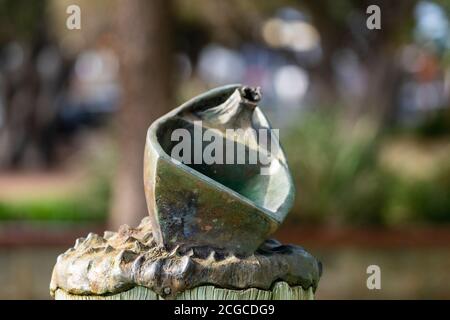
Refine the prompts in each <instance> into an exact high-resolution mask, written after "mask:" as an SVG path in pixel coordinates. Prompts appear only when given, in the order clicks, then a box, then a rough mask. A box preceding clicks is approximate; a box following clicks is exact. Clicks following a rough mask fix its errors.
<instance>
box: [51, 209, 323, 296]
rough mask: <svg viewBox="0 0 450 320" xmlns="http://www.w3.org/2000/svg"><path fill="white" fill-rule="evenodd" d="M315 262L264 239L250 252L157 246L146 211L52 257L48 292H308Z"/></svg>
mask: <svg viewBox="0 0 450 320" xmlns="http://www.w3.org/2000/svg"><path fill="white" fill-rule="evenodd" d="M320 274H321V266H320V263H319V262H318V261H317V260H316V259H315V258H314V257H313V256H311V255H310V254H309V253H307V252H306V251H305V250H303V249H302V248H301V247H298V246H293V245H282V244H280V243H279V242H277V241H275V240H267V241H266V242H265V243H264V244H263V245H261V247H260V248H259V249H258V250H257V251H256V252H255V253H254V254H252V255H246V256H239V255H236V254H234V253H233V252H229V251H227V250H221V249H214V248H210V247H183V246H177V247H176V248H175V249H173V250H171V251H166V250H165V249H164V248H161V247H159V246H157V245H156V243H155V241H154V239H153V234H152V230H151V226H150V221H149V218H144V219H143V220H142V222H141V224H140V225H139V226H138V227H137V228H130V227H128V226H122V227H121V228H120V230H119V231H118V232H105V234H104V236H103V237H101V236H99V235H96V234H92V233H91V234H89V235H88V236H87V237H86V238H80V239H77V241H76V243H75V246H74V247H73V248H70V249H69V250H67V251H66V252H65V253H63V254H61V255H60V256H59V257H58V260H57V263H56V265H55V267H54V270H53V275H52V281H51V284H50V291H51V294H52V296H53V297H54V298H55V299H78V300H92V299H113V300H124V299H125V300H135V299H145V300H156V299H180V300H182V299H189V300H202V299H220V300H222V299H223V300H235V299H248V300H285V299H289V300H304V299H313V297H314V291H315V290H316V288H317V285H318V281H319V277H320Z"/></svg>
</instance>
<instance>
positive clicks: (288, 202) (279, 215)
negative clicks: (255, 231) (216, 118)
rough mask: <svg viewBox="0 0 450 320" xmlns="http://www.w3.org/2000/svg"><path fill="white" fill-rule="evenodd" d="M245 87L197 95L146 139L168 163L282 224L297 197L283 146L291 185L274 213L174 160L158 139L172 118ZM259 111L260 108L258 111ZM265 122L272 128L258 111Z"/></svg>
mask: <svg viewBox="0 0 450 320" xmlns="http://www.w3.org/2000/svg"><path fill="white" fill-rule="evenodd" d="M243 87H244V86H243V85H241V84H230V85H225V86H222V87H218V88H214V89H211V90H209V91H207V92H205V93H202V94H200V95H197V96H195V97H193V98H192V99H190V100H188V101H186V102H185V103H183V104H182V105H180V106H179V107H176V108H175V109H173V110H171V111H170V112H168V113H167V114H165V115H163V116H162V117H160V118H158V119H157V120H156V121H154V122H153V123H152V124H151V125H150V127H149V128H148V130H147V137H146V143H147V145H148V146H151V147H152V148H153V149H155V151H156V152H157V154H158V156H159V157H161V158H163V159H164V160H166V161H170V162H172V163H175V164H176V165H177V166H178V167H179V168H180V169H182V170H184V171H186V172H188V173H189V174H193V175H195V176H196V177H198V178H199V179H201V180H203V181H204V182H206V183H208V184H209V185H212V186H214V187H215V188H217V189H220V190H223V191H226V192H227V193H228V194H230V195H232V196H233V197H235V198H237V199H239V201H242V202H245V203H246V204H247V205H249V206H251V207H253V208H255V209H257V210H259V211H262V212H264V213H265V215H266V217H267V218H269V219H271V220H272V221H273V222H275V223H276V224H278V225H279V224H281V223H282V222H283V221H284V218H285V217H286V215H287V214H288V212H289V210H290V209H291V208H292V205H293V203H294V196H295V186H294V183H293V179H292V176H291V174H290V171H289V166H288V164H287V160H286V157H285V153H284V150H283V148H282V146H281V145H279V148H280V151H281V154H282V158H279V159H277V160H278V161H280V162H281V163H282V165H284V166H285V171H286V177H287V179H288V182H289V185H290V191H289V192H288V193H287V196H286V198H285V199H284V202H283V204H282V205H281V206H280V207H279V208H278V209H277V210H276V211H272V210H269V209H268V208H264V207H263V206H261V205H258V204H257V203H255V202H253V201H252V200H251V199H249V198H248V197H246V196H244V195H242V194H241V193H239V192H237V191H235V190H233V189H231V188H230V187H228V186H226V185H224V184H222V183H220V182H218V181H216V180H214V179H212V178H210V177H208V176H207V175H205V174H203V173H201V172H199V171H197V170H195V169H193V168H191V167H189V166H188V165H186V164H184V163H182V162H180V161H178V160H176V159H174V158H172V157H171V156H170V155H169V154H167V153H166V152H165V150H164V149H163V148H162V146H161V145H160V143H159V141H158V137H157V132H158V129H159V128H160V127H161V126H162V125H163V124H164V123H165V122H166V121H168V120H170V118H172V117H174V116H176V115H178V114H179V113H180V112H181V111H185V110H188V109H189V108H191V107H192V106H194V105H195V104H197V103H199V102H200V101H202V100H206V99H209V98H212V97H213V96H214V95H217V94H225V93H226V92H227V91H229V92H230V95H231V94H232V93H233V92H234V90H236V89H240V88H243ZM256 110H258V108H257V109H256ZM258 111H259V112H260V113H261V114H262V116H263V118H264V120H265V121H267V124H268V126H269V127H270V122H269V120H268V119H267V117H266V116H265V115H264V113H263V112H262V111H261V110H258Z"/></svg>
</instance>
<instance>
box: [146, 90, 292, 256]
mask: <svg viewBox="0 0 450 320" xmlns="http://www.w3.org/2000/svg"><path fill="white" fill-rule="evenodd" d="M260 98H261V93H260V92H259V90H258V89H257V88H247V87H241V86H239V85H230V86H226V87H221V88H218V89H215V90H211V91H209V92H207V93H205V94H203V95H200V96H198V97H196V98H194V99H192V100H190V101H188V102H187V103H185V104H183V105H182V106H180V107H178V108H176V109H175V110H173V111H172V112H170V113H169V114H167V115H165V116H163V117H162V118H160V119H158V120H157V121H155V122H154V123H153V124H152V125H151V126H150V128H149V130H148V134H147V147H146V151H145V156H144V159H145V161H144V163H145V169H144V183H145V191H146V196H147V203H148V206H149V211H150V217H151V221H152V225H153V230H154V232H155V238H156V240H157V242H158V243H159V244H161V245H164V246H165V247H166V248H169V249H170V248H171V247H173V246H175V245H181V246H186V245H192V246H198V245H205V246H211V247H214V248H218V249H230V250H232V251H235V252H237V253H243V254H248V253H253V252H254V251H255V250H256V249H257V248H258V246H259V245H261V244H262V242H263V241H264V240H265V239H267V238H268V236H269V235H270V234H271V233H273V232H274V231H275V230H276V229H277V227H278V226H279V225H280V223H281V222H282V221H283V220H284V218H285V216H286V214H287V213H288V211H289V209H290V208H291V206H292V203H293V199H294V194H295V191H294V185H293V182H292V178H291V175H290V172H289V169H288V165H287V162H286V158H285V156H284V154H283V151H282V150H281V147H280V146H279V145H278V139H276V138H277V137H270V138H271V139H269V135H274V134H275V133H274V132H273V131H272V130H271V129H272V128H271V127H270V125H269V122H268V121H267V119H266V117H265V116H264V114H263V113H262V111H261V110H260V108H259V107H258V106H257V103H258V102H259V99H260ZM180 129H182V130H185V131H184V132H186V133H187V135H186V136H187V137H188V138H187V139H189V140H188V141H177V140H176V139H173V138H174V132H176V131H177V130H180ZM238 130H240V131H239V132H238V133H237V134H236V132H237V131H238ZM208 131H209V132H211V134H210V135H211V136H214V139H217V140H219V139H220V140H221V141H220V142H219V141H217V140H215V141H214V142H215V143H217V145H218V147H219V148H221V150H220V151H222V154H221V155H220V157H216V159H218V160H219V159H220V160H221V161H220V160H219V161H217V162H219V163H210V164H205V161H202V160H205V159H202V158H203V157H199V156H203V155H204V151H205V148H207V147H208V145H210V144H211V143H213V142H210V141H203V140H204V139H203V137H204V136H205V135H207V133H206V132H208ZM179 132H180V133H182V131H179ZM197 132H198V133H197ZM227 132H228V133H230V134H228V135H227V134H226V133H227ZM260 133H261V135H263V134H266V141H267V145H268V144H269V143H268V142H269V141H270V142H272V145H270V148H269V147H268V146H267V147H264V148H263V147H261V146H260V145H259V144H258V135H259V134H260ZM185 138H186V137H185ZM174 140H175V141H174ZM180 140H181V139H180ZM211 140H212V139H211ZM180 143H187V145H186V148H185V149H184V150H183V151H185V152H186V149H190V151H191V152H190V155H189V156H188V157H186V156H185V155H184V156H183V157H178V159H175V158H174V156H179V154H178V153H177V152H175V154H174V152H173V150H174V148H176V146H177V144H180ZM275 144H276V145H275ZM267 149H270V150H267ZM271 150H274V151H275V152H276V154H273V153H271V152H270V151H271ZM239 152H240V153H241V155H242V158H243V159H242V160H241V161H238V156H239ZM252 152H253V156H256V155H258V154H260V153H262V152H264V153H265V156H267V158H268V159H269V161H267V163H264V164H263V163H262V162H261V161H253V163H249V162H250V161H249V160H250V157H251V156H252ZM230 153H232V155H231V156H230ZM172 155H173V156H172ZM196 156H197V158H198V161H195V160H196V159H195V157H196ZM227 157H228V160H229V161H228V163H226V162H227V161H225V160H226V158H227ZM254 159H256V157H254ZM239 162H240V163H239ZM264 173H266V174H264Z"/></svg>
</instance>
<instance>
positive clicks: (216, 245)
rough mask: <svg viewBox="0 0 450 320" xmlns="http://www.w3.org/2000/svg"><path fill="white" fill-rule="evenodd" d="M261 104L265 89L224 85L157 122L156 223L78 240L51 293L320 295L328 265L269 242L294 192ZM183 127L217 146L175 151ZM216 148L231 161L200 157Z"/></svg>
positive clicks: (149, 191) (150, 140) (149, 172)
mask: <svg viewBox="0 0 450 320" xmlns="http://www.w3.org/2000/svg"><path fill="white" fill-rule="evenodd" d="M260 98H261V93H260V91H259V89H257V88H248V87H243V86H240V85H230V86H225V87H221V88H218V89H214V90H211V91H209V92H207V93H205V94H203V95H200V96H198V97H196V98H194V99H192V100H190V101H189V102H187V103H185V104H183V105H182V106H180V107H179V108H177V109H174V110H173V111H172V112H170V113H168V114H167V115H165V116H164V117H162V118H160V119H158V120H157V121H155V122H154V123H153V124H152V125H151V126H150V128H149V130H148V135H147V143H146V151H145V156H144V163H145V169H144V184H145V193H146V198H147V203H148V207H149V213H150V216H149V217H147V218H145V219H144V220H142V222H141V224H140V225H139V226H138V227H137V228H131V227H128V226H122V227H121V228H120V230H119V231H118V232H106V233H105V235H104V236H103V237H101V236H98V235H95V234H89V235H88V237H87V238H85V239H84V238H82V239H78V240H77V242H76V244H75V247H74V248H71V249H69V250H68V251H67V252H65V253H64V254H62V255H60V256H59V257H58V261H57V264H56V266H55V268H54V271H53V275H52V282H51V285H50V289H51V293H52V295H53V296H55V297H56V298H58V299H77V298H83V299H86V298H93V299H101V298H112V299H114V298H115V299H122V298H125V299H137V298H138V299H161V298H164V299H167V298H169V299H190V298H191V299H192V298H193V299H202V298H203V299H204V298H207V299H239V298H246V299H305V298H312V297H313V292H314V291H315V289H316V288H317V285H318V281H319V278H320V275H321V265H320V263H319V262H318V261H317V260H316V259H315V258H314V257H313V256H311V255H310V254H309V253H307V252H306V251H305V250H303V249H302V248H301V247H298V246H294V245H282V244H281V243H279V242H277V241H275V240H267V239H268V236H270V234H271V233H273V232H274V231H275V230H276V229H277V228H278V226H279V225H280V224H281V222H282V221H283V220H284V218H285V216H286V214H287V213H288V211H289V209H290V207H291V205H292V202H293V197H294V186H293V183H292V179H291V176H290V172H289V169H288V166H287V162H286V159H285V156H284V154H283V151H282V150H281V147H280V146H279V144H278V140H277V139H273V138H274V136H273V134H272V132H271V131H270V130H271V127H270V125H269V122H268V121H267V119H266V117H265V116H264V114H263V113H262V111H261V110H260V109H259V108H258V106H257V103H258V102H259V100H260ZM177 130H183V131H182V132H181V133H183V134H186V136H190V137H191V138H192V135H194V140H195V134H196V132H197V133H200V134H201V135H202V136H203V135H204V134H205V133H206V132H205V131H207V130H210V132H208V133H206V134H208V135H209V138H208V139H207V140H209V142H210V143H205V141H204V140H201V141H200V142H198V141H193V140H192V139H189V140H188V141H187V142H186V141H184V143H185V144H184V146H185V147H186V148H187V149H189V148H193V150H194V152H188V150H187V149H185V150H183V152H181V153H180V152H179V153H178V154H174V150H177V151H180V148H179V145H178V146H177V143H176V142H177V141H178V142H180V139H178V140H177V139H176V138H177V137H178V138H179V137H181V136H182V134H181V133H180V131H177ZM230 130H237V133H236V132H234V131H230ZM261 130H262V131H264V130H266V131H269V132H270V135H272V136H271V138H270V139H269V140H270V143H262V140H261V139H260V137H258V136H257V135H256V133H258V132H262V131H261ZM230 132H231V134H230V135H229V134H228V133H230ZM179 133H180V134H179ZM174 137H175V139H174ZM275 138H277V137H275ZM212 141H215V143H216V144H215V149H214V150H213V151H214V152H211V153H210V155H213V157H214V158H215V159H216V160H217V159H218V157H217V155H218V154H220V156H221V157H223V158H224V159H225V158H227V159H228V160H229V161H225V160H224V161H218V162H214V161H211V159H210V160H207V161H205V159H195V157H196V156H198V153H199V152H200V153H202V154H203V155H204V154H205V151H207V150H208V148H209V149H211V144H212ZM207 142H208V141H207ZM230 142H231V143H230ZM266 142H267V141H266ZM196 143H200V145H198V144H197V145H195V144H196ZM230 145H233V151H232V152H231V151H230V149H229V148H228V147H229V146H230ZM208 146H209V147H208ZM237 147H240V149H239V150H240V151H242V152H241V153H242V154H244V155H246V156H248V158H249V159H250V158H251V157H252V155H251V154H252V153H255V152H256V153H257V155H263V158H264V161H253V162H252V161H248V162H245V161H240V160H239V159H238V157H239V154H238V153H237V152H236V148H237ZM209 151H211V150H209ZM230 155H231V156H230ZM257 158H258V157H256V158H253V159H257ZM241 160H242V159H241ZM259 160H261V159H259Z"/></svg>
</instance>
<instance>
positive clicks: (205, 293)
mask: <svg viewBox="0 0 450 320" xmlns="http://www.w3.org/2000/svg"><path fill="white" fill-rule="evenodd" d="M55 299H56V300H164V298H163V297H161V296H160V295H158V294H156V293H155V292H154V291H152V290H150V289H148V288H146V287H142V286H138V287H134V288H133V289H130V290H128V291H124V292H121V293H117V294H112V295H74V294H70V293H67V292H66V291H64V290H62V289H58V290H56V292H55ZM313 299H314V293H313V289H312V287H310V288H309V289H308V290H304V289H303V288H302V287H301V286H296V287H290V286H289V285H288V284H287V283H286V282H283V281H280V282H277V283H276V284H275V285H274V287H273V289H272V290H271V291H268V290H261V289H256V288H251V289H246V290H231V289H222V288H216V287H214V286H201V287H197V288H194V289H190V290H186V291H183V292H180V293H178V294H177V296H176V297H175V300H313Z"/></svg>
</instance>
